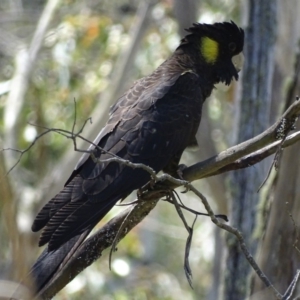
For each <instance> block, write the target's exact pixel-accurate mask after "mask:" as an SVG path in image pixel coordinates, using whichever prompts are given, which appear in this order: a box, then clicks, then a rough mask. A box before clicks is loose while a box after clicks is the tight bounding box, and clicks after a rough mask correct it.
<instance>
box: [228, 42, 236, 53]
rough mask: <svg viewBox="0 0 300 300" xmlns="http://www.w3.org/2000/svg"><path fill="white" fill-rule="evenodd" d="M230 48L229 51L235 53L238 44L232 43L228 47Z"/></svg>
mask: <svg viewBox="0 0 300 300" xmlns="http://www.w3.org/2000/svg"><path fill="white" fill-rule="evenodd" d="M228 47H229V50H230V51H232V52H233V51H235V49H236V44H235V43H230V44H229V45H228Z"/></svg>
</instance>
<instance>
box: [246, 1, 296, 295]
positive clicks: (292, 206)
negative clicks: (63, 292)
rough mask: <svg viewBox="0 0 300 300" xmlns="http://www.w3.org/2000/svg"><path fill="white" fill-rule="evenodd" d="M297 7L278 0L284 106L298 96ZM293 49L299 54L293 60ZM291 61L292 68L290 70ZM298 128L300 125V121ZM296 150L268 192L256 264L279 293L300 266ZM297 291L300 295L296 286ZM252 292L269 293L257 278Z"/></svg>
mask: <svg viewBox="0 0 300 300" xmlns="http://www.w3.org/2000/svg"><path fill="white" fill-rule="evenodd" d="M299 9H300V3H299V1H297V0H294V1H290V2H289V3H287V2H286V1H283V0H281V1H279V10H278V11H279V14H280V15H279V17H280V22H279V24H278V26H279V30H278V31H279V37H278V49H280V51H277V65H278V67H277V69H278V72H279V73H280V77H282V78H287V77H289V78H291V79H292V80H291V82H290V85H289V89H288V90H287V91H286V94H287V97H286V103H285V106H287V105H289V103H291V102H293V101H295V97H296V95H297V94H298V95H299V88H300V50H299V48H298V47H297V44H298V43H299V37H300V34H299V30H298V28H299V25H300V20H299V18H297V13H298V11H299ZM297 48H298V49H297ZM296 51H298V54H297V55H296V59H295V55H294V53H295V52H296ZM291 53H292V54H293V55H291ZM293 64H294V71H292V67H293ZM293 73H294V74H293ZM281 84H282V83H281ZM297 127H298V128H299V127H300V126H299V123H298V126H297ZM299 151H300V147H299V145H295V146H294V147H291V148H290V149H287V150H284V152H283V155H282V158H281V160H280V167H279V171H278V174H277V175H276V177H275V180H274V181H273V183H272V185H271V188H270V191H269V194H270V197H269V199H268V201H272V203H271V208H270V211H269V214H268V216H267V217H266V218H267V219H266V220H265V222H266V229H265V233H264V238H263V240H262V242H261V245H260V248H259V255H258V263H259V265H260V266H261V268H262V269H263V270H264V272H265V273H266V275H267V276H269V278H270V280H272V281H273V282H274V284H275V285H276V287H277V288H278V290H279V291H280V292H283V291H284V290H286V289H287V287H288V286H289V284H290V282H291V280H292V278H293V277H294V276H295V273H296V270H297V269H299V265H300V256H299V252H298V250H297V249H296V247H299V243H298V242H297V241H298V237H299V230H298V227H297V226H298V225H299V222H298V220H299V218H300V204H299V197H300V191H299V186H300V175H299V174H300V165H299V163H298V161H297V158H298V156H299ZM290 215H291V216H292V217H291V216H290ZM293 220H294V221H293ZM294 245H295V246H294ZM270 262H271V263H270ZM296 292H297V293H298V294H299V288H297V289H296ZM253 294H254V295H253V296H252V298H251V300H263V299H266V297H268V296H269V291H268V290H266V289H265V288H264V286H263V285H262V284H261V282H260V281H259V280H258V279H257V278H255V279H254V282H253Z"/></svg>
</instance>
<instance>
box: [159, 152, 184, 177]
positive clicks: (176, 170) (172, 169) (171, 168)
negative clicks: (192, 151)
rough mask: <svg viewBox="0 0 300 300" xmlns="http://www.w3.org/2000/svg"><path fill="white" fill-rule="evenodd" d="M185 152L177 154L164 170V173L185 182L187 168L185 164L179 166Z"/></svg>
mask: <svg viewBox="0 0 300 300" xmlns="http://www.w3.org/2000/svg"><path fill="white" fill-rule="evenodd" d="M182 152H183V151H180V152H179V153H177V154H176V155H175V156H174V157H173V158H172V159H171V160H170V161H169V163H168V164H167V165H166V167H165V168H164V169H163V171H164V172H165V173H168V174H169V175H171V176H173V177H175V178H179V179H182V180H183V177H182V176H183V171H184V170H185V169H186V168H187V166H186V165H184V164H180V165H179V161H180V158H181V155H182Z"/></svg>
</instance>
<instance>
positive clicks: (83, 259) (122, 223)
mask: <svg viewBox="0 0 300 300" xmlns="http://www.w3.org/2000/svg"><path fill="white" fill-rule="evenodd" d="M299 114H300V101H296V102H294V103H293V104H292V105H291V106H290V107H289V108H288V110H287V111H286V112H285V113H284V114H283V116H282V117H281V118H280V119H279V121H277V122H276V123H275V124H274V125H273V126H271V127H270V128H269V129H267V130H266V131H264V132H263V133H261V134H260V135H258V136H256V137H254V138H252V139H250V140H248V141H246V142H243V143H241V144H239V145H237V146H234V147H231V148H229V149H227V150H226V151H223V152H221V153H220V154H218V155H216V156H214V157H212V158H210V159H207V160H205V161H204V162H200V163H197V164H195V165H193V166H191V167H189V168H187V169H186V170H185V171H184V173H183V177H184V180H180V179H176V178H174V177H172V176H170V175H168V174H163V175H161V176H155V181H156V183H155V185H154V187H152V188H151V189H148V190H147V189H146V190H144V192H143V193H142V194H141V197H140V199H139V200H138V201H135V202H134V204H133V205H134V206H133V207H132V206H130V207H129V208H127V209H126V210H124V211H123V212H122V213H120V214H119V215H118V216H116V217H115V218H113V219H112V220H111V221H109V222H108V223H107V224H106V225H104V226H103V227H102V228H101V229H100V230H98V231H97V232H96V233H95V234H94V235H92V236H91V237H90V238H88V239H87V240H86V241H85V242H84V243H83V244H82V245H81V246H80V248H79V249H78V250H77V251H76V253H75V254H74V256H73V257H72V258H71V259H70V261H69V262H68V263H67V264H66V266H65V267H64V268H63V269H62V270H61V271H60V272H59V273H58V274H57V275H56V277H55V278H54V279H53V280H52V281H51V282H50V284H49V285H48V286H46V287H45V289H44V290H43V291H42V292H41V294H40V295H39V296H41V297H42V298H43V299H49V298H51V297H52V296H54V295H55V294H56V293H57V292H58V291H59V290H61V289H62V288H63V287H64V286H65V285H66V284H67V283H68V282H70V281H71V280H72V279H73V278H74V277H75V276H76V275H77V274H78V273H80V272H81V271H82V270H84V269H85V268H86V267H88V266H89V265H90V264H92V262H94V261H95V260H96V259H98V258H99V257H100V256H101V254H102V252H103V250H104V249H106V248H108V247H110V246H111V245H112V244H114V240H115V238H116V235H117V234H118V237H117V239H118V240H121V239H122V238H123V237H125V236H126V235H127V234H128V232H129V231H130V230H131V229H132V228H133V227H134V226H136V225H137V224H138V223H140V222H141V221H142V220H143V219H144V218H145V216H146V215H148V214H149V212H150V211H151V210H152V209H153V208H154V207H155V206H156V204H157V202H158V201H159V199H160V198H162V197H164V196H166V195H167V193H168V191H169V190H170V188H174V187H177V186H185V187H187V188H189V189H191V190H192V191H193V192H194V193H195V194H196V195H197V196H198V197H200V199H201V200H202V202H203V204H204V206H205V208H206V210H207V212H208V214H209V215H210V216H211V218H212V221H213V222H214V223H215V224H216V225H217V226H219V227H221V228H223V229H225V230H227V231H229V232H231V233H232V234H234V235H235V236H236V237H237V238H238V240H239V243H240V246H241V249H242V251H243V252H244V254H245V257H246V259H247V260H248V261H249V263H250V264H251V266H252V267H253V269H254V270H255V271H256V273H257V274H258V276H259V277H260V278H261V280H262V281H263V282H264V283H265V285H266V286H267V287H269V288H271V289H273V292H274V294H275V295H276V297H277V299H283V298H282V297H283V296H282V295H280V293H279V292H278V291H277V290H276V289H275V288H274V286H273V285H272V284H271V283H270V281H269V280H268V278H267V277H266V276H265V275H264V273H263V272H262V271H261V270H260V269H259V267H258V266H257V264H256V262H255V261H254V259H253V257H252V256H251V255H250V253H249V251H248V249H247V247H246V245H245V243H244V240H243V237H242V235H241V233H240V232H239V231H238V230H237V229H235V228H232V227H230V226H228V225H226V224H224V223H222V222H220V221H218V220H217V218H216V217H215V215H214V214H213V212H212V210H211V209H210V206H209V205H208V202H207V200H206V199H205V197H204V196H203V195H202V194H201V193H199V192H198V191H197V190H196V189H195V188H194V187H193V186H192V185H191V183H190V181H193V180H196V179H201V178H204V177H208V176H212V175H215V174H217V173H218V172H225V171H227V170H228V168H229V169H230V168H233V167H234V169H236V168H239V167H242V168H244V167H246V164H245V162H252V164H254V163H256V162H258V161H260V160H261V159H263V158H265V157H267V156H269V155H271V154H272V153H274V152H275V151H276V147H277V146H278V144H279V143H280V142H281V141H280V140H279V139H281V138H282V137H283V135H286V134H287V133H288V131H290V130H291V129H293V127H294V123H295V120H296V119H297V117H298V115H299ZM57 131H59V129H57ZM63 132H66V131H63ZM69 134H71V135H72V136H73V138H76V137H78V138H83V137H81V136H80V135H79V134H74V133H72V132H71V133H70V132H69ZM299 135H300V134H299V132H296V133H294V134H292V135H290V136H288V137H287V139H286V141H285V143H284V144H283V146H286V147H287V146H289V145H291V144H292V143H295V142H296V141H298V140H299ZM71 138H72V137H71ZM251 153H252V155H249V154H251ZM245 155H248V156H246V157H245ZM114 159H116V160H117V161H118V159H117V158H114ZM119 162H120V163H122V164H127V163H128V162H127V161H124V160H121V159H120V160H119ZM129 166H131V167H141V166H140V165H139V164H138V166H135V164H132V163H130V164H129ZM145 170H148V167H147V166H145ZM148 171H149V172H150V173H151V174H152V176H153V173H152V171H151V169H150V170H148ZM151 186H152V185H151ZM203 197H204V198H203ZM121 227H122V228H123V230H119V229H120V228H121Z"/></svg>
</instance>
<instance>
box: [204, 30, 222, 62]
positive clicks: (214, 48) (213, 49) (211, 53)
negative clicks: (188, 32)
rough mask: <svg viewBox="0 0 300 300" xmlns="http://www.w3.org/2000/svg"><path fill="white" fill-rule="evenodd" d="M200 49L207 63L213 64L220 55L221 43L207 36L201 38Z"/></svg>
mask: <svg viewBox="0 0 300 300" xmlns="http://www.w3.org/2000/svg"><path fill="white" fill-rule="evenodd" d="M200 50H201V53H202V56H203V57H204V59H205V61H206V62H207V63H210V64H213V63H215V61H216V60H217V58H218V55H219V44H218V42H216V41H214V40H212V39H210V38H209V37H207V36H205V37H203V38H202V40H201V47H200Z"/></svg>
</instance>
